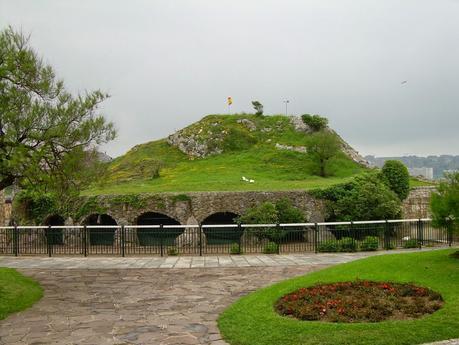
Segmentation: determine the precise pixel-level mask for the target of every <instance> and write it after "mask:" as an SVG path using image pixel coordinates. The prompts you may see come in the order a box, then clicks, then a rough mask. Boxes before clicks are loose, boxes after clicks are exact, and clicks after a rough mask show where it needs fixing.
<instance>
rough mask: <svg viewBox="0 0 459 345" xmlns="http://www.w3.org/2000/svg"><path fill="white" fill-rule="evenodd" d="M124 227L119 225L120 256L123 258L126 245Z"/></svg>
mask: <svg viewBox="0 0 459 345" xmlns="http://www.w3.org/2000/svg"><path fill="white" fill-rule="evenodd" d="M124 231H125V230H124V225H121V256H122V257H123V258H124V254H125V253H124V245H125V243H126V239H125V232H124Z"/></svg>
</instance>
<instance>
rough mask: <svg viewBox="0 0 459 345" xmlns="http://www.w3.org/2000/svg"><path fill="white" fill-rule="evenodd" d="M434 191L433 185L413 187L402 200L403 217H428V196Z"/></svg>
mask: <svg viewBox="0 0 459 345" xmlns="http://www.w3.org/2000/svg"><path fill="white" fill-rule="evenodd" d="M434 191H435V187H430V186H429V187H417V188H413V189H412V190H411V192H410V194H409V195H408V198H406V199H405V201H404V202H403V205H402V208H403V218H405V219H415V218H429V217H430V216H431V212H430V196H431V195H432V193H433V192H434Z"/></svg>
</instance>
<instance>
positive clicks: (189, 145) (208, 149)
mask: <svg viewBox="0 0 459 345" xmlns="http://www.w3.org/2000/svg"><path fill="white" fill-rule="evenodd" d="M215 140H223V139H219V138H216V139H215ZM167 142H168V143H169V144H170V145H172V146H175V147H177V148H178V149H179V150H180V151H182V152H183V153H185V154H186V155H188V156H192V157H197V158H204V157H207V156H211V155H216V154H220V153H222V152H223V150H222V149H220V148H219V147H218V146H216V145H209V142H205V141H201V140H200V139H199V138H198V137H197V136H196V135H194V134H191V135H186V134H185V133H184V132H183V131H178V132H176V133H174V134H172V135H170V136H169V137H168V138H167Z"/></svg>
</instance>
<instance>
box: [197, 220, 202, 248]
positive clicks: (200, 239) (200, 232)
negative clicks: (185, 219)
mask: <svg viewBox="0 0 459 345" xmlns="http://www.w3.org/2000/svg"><path fill="white" fill-rule="evenodd" d="M198 230H199V256H202V224H199V229H198Z"/></svg>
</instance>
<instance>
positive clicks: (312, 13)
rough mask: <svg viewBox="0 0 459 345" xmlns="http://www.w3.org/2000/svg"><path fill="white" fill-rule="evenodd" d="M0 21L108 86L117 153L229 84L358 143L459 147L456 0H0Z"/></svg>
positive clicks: (192, 115)
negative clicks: (324, 121) (319, 118)
mask: <svg viewBox="0 0 459 345" xmlns="http://www.w3.org/2000/svg"><path fill="white" fill-rule="evenodd" d="M0 24H1V27H6V26H7V25H12V26H13V27H15V28H17V29H22V30H23V31H24V32H26V33H30V34H31V43H32V45H33V46H34V47H35V48H36V49H37V50H38V51H39V53H40V54H41V55H42V56H43V57H44V58H45V60H46V61H47V62H49V63H50V64H51V65H52V66H54V68H55V70H56V72H57V74H58V76H59V77H60V78H63V79H64V80H65V83H66V85H67V87H68V88H69V89H70V90H72V91H74V92H78V91H80V92H81V91H84V90H93V89H101V90H103V91H106V92H108V93H110V94H111V96H112V97H111V98H110V99H109V100H108V101H106V102H105V104H104V106H103V112H104V114H105V115H106V116H107V117H108V118H109V119H110V120H112V121H114V122H115V124H116V126H117V128H118V130H119V136H118V138H117V139H116V140H115V141H114V142H112V143H110V144H108V145H106V146H105V147H104V148H103V150H104V151H106V152H107V153H108V154H110V155H112V156H117V155H120V154H123V153H124V152H126V151H127V150H128V149H130V148H131V147H132V146H133V145H135V144H138V143H143V142H146V141H150V140H154V139H159V138H162V137H165V136H167V135H168V134H170V133H172V132H173V131H174V130H176V129H179V128H182V127H184V126H186V125H188V124H190V123H192V122H194V121H197V120H199V119H200V118H201V117H202V116H203V115H206V114H214V113H225V112H227V107H226V104H225V101H226V97H227V96H232V97H233V100H234V104H233V109H232V110H233V111H234V112H239V111H251V105H250V101H251V100H255V99H256V100H259V101H261V102H262V103H263V104H264V105H265V113H267V114H276V113H284V112H285V108H284V103H283V100H284V99H288V100H290V105H289V109H288V112H289V113H290V114H303V113H314V114H316V113H317V114H321V115H324V116H327V117H328V118H329V120H330V124H331V126H332V127H333V128H334V129H336V130H337V131H338V132H339V133H340V134H341V135H342V137H343V138H344V139H345V140H347V141H348V142H349V143H350V144H351V145H353V146H354V147H355V148H356V149H357V150H359V151H360V152H361V153H363V154H374V155H377V156H385V155H405V154H418V155H427V154H459V0H403V1H400V0H377V1H373V0H352V1H351V0H336V1H329V0H317V1H305V0H299V1H289V0H282V1H281V0H279V1H269V0H260V1H255V0H251V1H244V0H241V1H236V0H232V1H221V0H219V1H215V0H207V1H204V0H188V1H175V0H174V1H168V0H164V1H153V0H145V1H136V0H129V1H127V0H126V1H115V0H105V1H101V0H97V1H94V0H78V1H77V0H73V1H64V0H40V1H34V0H29V1H24V0H0ZM405 80H406V81H407V83H404V84H402V82H403V81H405Z"/></svg>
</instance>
